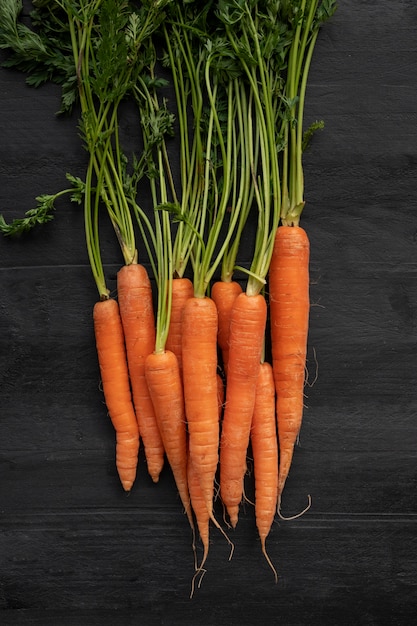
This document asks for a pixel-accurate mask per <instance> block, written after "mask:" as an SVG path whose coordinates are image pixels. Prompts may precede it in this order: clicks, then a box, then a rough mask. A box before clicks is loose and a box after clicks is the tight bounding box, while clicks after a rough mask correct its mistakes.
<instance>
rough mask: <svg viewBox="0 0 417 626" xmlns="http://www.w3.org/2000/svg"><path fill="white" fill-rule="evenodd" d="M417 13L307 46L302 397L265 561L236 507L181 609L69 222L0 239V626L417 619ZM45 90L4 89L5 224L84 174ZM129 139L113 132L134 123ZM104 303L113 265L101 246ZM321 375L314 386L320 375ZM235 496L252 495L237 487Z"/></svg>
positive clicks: (0, 175)
mask: <svg viewBox="0 0 417 626" xmlns="http://www.w3.org/2000/svg"><path fill="white" fill-rule="evenodd" d="M416 35H417V5H416V4H415V2H414V0H395V1H393V2H392V1H388V0H385V1H383V0H380V1H379V2H375V1H373V0H347V1H344V2H343V1H340V2H339V8H338V11H337V13H336V15H335V16H334V18H333V19H332V21H331V22H330V23H329V24H328V25H326V27H325V28H324V29H323V31H322V32H321V35H320V38H319V42H318V44H317V48H316V55H315V57H314V62H313V66H312V70H311V78H310V87H309V91H308V102H307V115H308V120H309V121H313V120H314V119H316V118H321V117H324V119H325V122H326V128H325V131H324V132H323V133H321V134H319V135H318V136H317V137H316V139H315V142H314V147H313V148H312V149H311V150H310V152H309V153H308V155H306V159H305V175H306V199H307V205H306V209H305V213H304V216H303V225H304V227H305V228H306V230H307V231H308V233H309V236H310V239H311V248H312V255H311V300H312V308H311V332H310V340H309V374H310V380H311V381H312V380H313V379H314V378H315V375H316V373H317V380H316V382H315V384H314V385H312V386H311V387H310V388H308V390H307V398H306V404H307V408H306V411H305V418H304V423H303V427H302V431H301V437H300V445H299V446H298V448H297V450H296V453H295V458H294V464H293V468H292V470H291V474H290V478H289V481H288V485H287V489H286V493H285V497H284V501H283V509H284V512H285V514H287V515H292V514H294V513H296V512H298V511H300V510H301V509H302V508H303V507H304V505H305V504H306V499H307V494H311V496H312V506H311V509H310V510H309V511H308V512H307V513H306V514H305V515H304V516H302V517H300V518H298V519H296V520H293V521H277V522H276V523H275V524H274V527H273V531H272V533H271V535H270V538H269V544H268V545H269V552H270V555H271V558H272V559H273V561H274V562H275V564H276V566H277V569H278V572H279V576H280V579H279V582H278V584H277V585H275V584H274V582H273V578H272V576H271V572H270V570H269V568H268V566H267V565H266V563H265V561H264V559H263V557H262V555H261V552H260V547H259V541H258V539H257V535H256V529H255V524H254V518H253V511H252V510H251V507H250V506H247V508H246V510H245V512H243V513H242V515H241V519H240V521H239V524H238V527H237V529H236V531H235V532H234V533H233V540H234V542H235V546H236V548H235V554H234V556H233V559H232V561H231V562H228V547H227V545H226V543H225V541H224V539H223V538H222V537H221V535H220V534H218V533H216V532H214V530H212V535H211V552H210V556H209V560H208V563H207V569H208V571H207V574H206V576H205V578H204V580H203V584H202V587H201V589H199V590H198V592H197V593H196V594H195V597H194V598H193V599H192V600H189V598H188V594H189V589H190V578H191V574H192V567H193V563H192V552H191V547H190V533H189V530H188V527H187V522H186V519H185V517H184V516H183V514H182V511H181V507H180V505H179V501H178V497H177V495H176V492H175V489H174V485H173V480H172V477H171V475H170V472H169V471H168V470H164V472H163V475H162V478H161V481H160V484H159V485H157V486H155V485H153V484H152V483H151V481H150V479H149V478H148V477H147V475H146V473H145V465H144V460H143V458H141V461H140V469H139V477H138V480H137V483H136V485H135V487H134V489H133V491H132V493H131V494H130V496H129V497H126V496H125V495H124V493H123V492H122V490H121V488H120V485H119V482H118V478H117V476H116V473H115V468H114V447H113V442H114V437H113V432H112V428H111V425H110V423H109V421H108V418H107V416H106V411H105V408H104V406H103V403H102V395H101V392H100V389H99V375H98V367H97V361H96V354H95V349H94V342H93V334H92V323H91V310H92V305H93V303H94V301H95V297H96V293H95V286H94V284H93V281H92V278H91V274H90V270H89V266H88V263H87V255H86V251H85V246H84V240H83V224H82V215H81V212H80V210H79V209H78V208H76V207H74V206H71V205H69V204H68V203H66V201H63V202H62V203H60V204H59V210H58V211H57V213H56V218H55V220H54V221H53V222H51V223H50V224H49V225H47V226H46V227H44V228H41V229H38V230H36V231H35V232H33V234H31V235H30V236H29V237H26V238H24V239H22V240H20V241H9V240H4V239H2V240H1V241H0V277H1V298H0V384H1V387H0V611H1V612H0V623H1V624H4V625H7V626H8V625H20V624H36V625H38V624H39V625H42V626H47V625H49V624H50V625H52V624H54V625H55V624H58V625H62V626H66V625H71V626H73V625H81V626H84V625H85V626H90V625H91V626H95V625H97V626H99V625H100V626H106V625H112V626H113V625H117V626H119V625H120V626H130V625H131V624H132V625H133V624H135V625H138V624H140V625H142V624H143V625H144V626H147V625H150V626H152V625H154V624H155V625H159V624H160V625H164V626H171V625H172V626H173V625H186V626H188V625H190V626H191V625H196V624H201V625H204V626H228V625H235V624H236V625H238V624H240V625H242V626H243V625H247V626H249V625H252V624H257V623H260V620H263V621H262V623H265V624H267V623H268V624H281V625H283V626H292V625H299V626H307V625H309V624H315V623H317V624H322V625H329V626H330V625H332V626H333V625H342V626H343V625H352V626H355V625H357V624H359V625H379V624H381V625H385V624H390V625H405V624H410V623H411V622H412V621H413V616H415V612H416V610H417V392H416V375H417V366H416V365H417V359H416V355H417V353H416V330H417V323H416V322H417V282H416V278H417V258H416V249H417V221H416V203H415V198H416V195H415V190H416V182H417V176H416V173H417V113H416V102H417V74H416V64H417V47H416V41H417V37H416ZM58 106H59V92H58V90H57V89H55V88H53V87H50V86H47V87H43V88H41V89H39V90H37V91H35V90H33V89H31V88H29V87H26V86H25V84H24V77H23V76H22V75H20V74H17V73H13V72H9V71H6V70H0V111H1V117H0V120H1V141H0V211H1V212H2V213H3V214H4V215H5V216H6V218H7V219H11V218H12V217H17V216H21V215H22V213H23V211H25V210H27V209H28V208H30V207H32V206H33V199H34V197H35V196H36V195H38V194H40V193H49V192H50V193H52V192H55V191H57V190H58V189H60V188H62V187H63V186H64V185H65V178H64V177H65V172H66V171H71V173H73V174H79V175H82V174H83V171H84V164H85V154H84V152H83V150H82V149H81V147H80V142H79V138H78V135H77V130H76V119H75V118H74V119H70V120H68V119H66V120H63V119H57V118H55V117H54V113H55V111H56V110H57V109H58ZM125 124H126V126H125V128H124V129H123V130H124V132H126V133H127V134H129V133H132V132H134V129H133V130H132V129H131V128H129V126H128V124H129V122H128V119H127V120H126V122H125ZM103 249H104V258H105V262H106V273H107V276H108V278H109V284H110V286H111V288H113V287H114V286H115V281H114V277H115V273H116V271H117V267H118V266H117V263H118V261H117V260H118V250H117V247H116V244H115V242H114V238H113V235H112V233H111V232H110V231H109V232H108V234H106V235H105V236H104V240H103ZM316 361H317V364H318V365H317V368H316ZM248 488H249V489H250V486H249V487H248Z"/></svg>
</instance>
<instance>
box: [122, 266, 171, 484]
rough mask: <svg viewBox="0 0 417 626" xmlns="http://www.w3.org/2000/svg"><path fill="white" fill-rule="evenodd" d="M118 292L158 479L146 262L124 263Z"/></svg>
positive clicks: (152, 471) (142, 427) (139, 410)
mask: <svg viewBox="0 0 417 626" xmlns="http://www.w3.org/2000/svg"><path fill="white" fill-rule="evenodd" d="M117 295H118V302H119V307H120V315H121V318H122V323H123V331H124V336H125V343H126V352H127V359H128V365H129V374H130V382H131V387H132V394H133V402H134V406H135V412H136V418H137V420H138V425H139V433H140V437H141V439H142V443H143V446H144V449H145V457H146V462H147V467H148V473H149V475H150V476H151V478H152V480H153V481H154V482H157V481H158V479H159V475H160V473H161V470H162V467H163V464H164V446H163V443H162V439H161V436H160V433H159V430H158V426H157V423H156V418H155V412H154V408H153V404H152V400H151V397H150V395H149V389H148V385H147V383H146V379H145V360H146V357H147V356H148V355H149V354H151V353H152V352H153V349H154V347H155V316H154V309H153V298H152V285H151V281H150V280H149V276H148V272H147V270H146V268H145V267H144V266H143V265H141V264H139V263H135V264H132V265H125V266H123V267H122V268H121V269H120V270H119V272H118V274H117Z"/></svg>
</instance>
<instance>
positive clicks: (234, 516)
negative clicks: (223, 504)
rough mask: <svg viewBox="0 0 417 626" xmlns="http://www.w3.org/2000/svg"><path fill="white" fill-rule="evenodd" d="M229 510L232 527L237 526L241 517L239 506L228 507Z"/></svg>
mask: <svg viewBox="0 0 417 626" xmlns="http://www.w3.org/2000/svg"><path fill="white" fill-rule="evenodd" d="M227 512H228V514H229V519H230V524H231V526H232V528H236V526H237V522H238V519H239V507H238V506H230V507H227Z"/></svg>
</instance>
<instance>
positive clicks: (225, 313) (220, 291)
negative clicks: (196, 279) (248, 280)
mask: <svg viewBox="0 0 417 626" xmlns="http://www.w3.org/2000/svg"><path fill="white" fill-rule="evenodd" d="M240 293H242V287H241V286H240V283H238V282H236V281H234V280H231V281H229V282H226V281H223V280H218V281H216V282H215V283H214V284H213V286H212V288H211V297H212V299H213V300H214V302H215V303H216V307H217V313H218V316H219V327H218V332H217V342H218V344H219V347H220V350H221V353H222V359H223V367H224V371H225V373H226V374H227V364H228V360H229V329H230V316H231V312H232V307H233V303H234V301H235V298H236V297H237V296H238V295H239V294H240Z"/></svg>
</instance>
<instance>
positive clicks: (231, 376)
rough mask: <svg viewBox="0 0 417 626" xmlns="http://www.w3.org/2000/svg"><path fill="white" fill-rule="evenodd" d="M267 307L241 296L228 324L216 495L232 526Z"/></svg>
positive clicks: (262, 301) (256, 298) (261, 298)
mask: <svg viewBox="0 0 417 626" xmlns="http://www.w3.org/2000/svg"><path fill="white" fill-rule="evenodd" d="M266 314H267V306H266V301H265V298H264V296H263V295H262V294H257V295H253V296H249V295H247V294H246V293H241V294H240V295H239V296H237V298H236V299H235V302H234V305H233V309H232V316H231V320H230V338H229V348H230V352H229V365H228V374H227V384H226V403H225V409H224V415H223V425H222V434H221V440H220V495H221V499H222V502H223V504H224V505H225V507H226V509H227V512H228V514H229V518H230V523H231V525H232V526H233V528H234V527H235V526H236V524H237V521H238V515H239V505H240V502H241V500H242V496H243V480H244V475H245V472H246V454H247V448H248V445H249V435H250V427H251V421H252V415H253V409H254V405H255V390H256V383H257V380H258V374H259V367H260V362H261V357H262V350H263V342H264V338H265V325H266Z"/></svg>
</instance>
